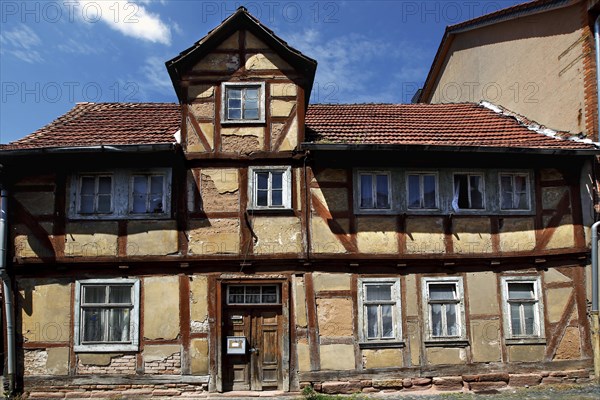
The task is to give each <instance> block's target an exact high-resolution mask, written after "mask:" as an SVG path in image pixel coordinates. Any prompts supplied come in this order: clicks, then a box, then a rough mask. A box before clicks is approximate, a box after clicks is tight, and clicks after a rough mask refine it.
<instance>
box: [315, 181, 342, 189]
mask: <svg viewBox="0 0 600 400" xmlns="http://www.w3.org/2000/svg"><path fill="white" fill-rule="evenodd" d="M347 187H348V183H346V182H318V181H315V182H311V183H310V188H311V189H321V188H322V189H346V188H347Z"/></svg>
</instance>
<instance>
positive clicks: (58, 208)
mask: <svg viewBox="0 0 600 400" xmlns="http://www.w3.org/2000/svg"><path fill="white" fill-rule="evenodd" d="M66 207H67V173H66V171H63V170H59V171H58V172H57V173H56V191H55V193H54V216H55V217H56V219H55V220H54V224H53V226H52V236H54V252H55V255H56V257H63V256H64V255H65V228H66V215H65V212H66Z"/></svg>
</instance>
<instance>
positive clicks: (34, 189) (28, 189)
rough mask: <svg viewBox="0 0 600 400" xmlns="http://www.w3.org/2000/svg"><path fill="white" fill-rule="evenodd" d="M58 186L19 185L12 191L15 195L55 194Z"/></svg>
mask: <svg viewBox="0 0 600 400" xmlns="http://www.w3.org/2000/svg"><path fill="white" fill-rule="evenodd" d="M55 188H56V185H54V184H48V185H45V184H39V185H35V184H32V185H18V186H14V188H13V189H12V192H13V194H17V193H40V192H54V190H55Z"/></svg>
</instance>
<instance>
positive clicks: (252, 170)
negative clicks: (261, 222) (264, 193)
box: [248, 165, 292, 211]
mask: <svg viewBox="0 0 600 400" xmlns="http://www.w3.org/2000/svg"><path fill="white" fill-rule="evenodd" d="M260 172H269V174H270V175H269V182H271V179H272V178H271V177H272V175H271V174H272V173H273V172H283V175H282V177H281V186H282V194H281V196H282V203H283V205H281V206H272V205H267V206H259V205H258V204H257V198H256V190H258V184H257V181H256V176H257V173H260ZM268 195H269V199H272V187H270V185H269V189H268ZM248 203H249V204H248V209H250V210H254V211H260V210H264V211H289V210H291V209H292V167H291V166H289V165H285V166H251V167H248Z"/></svg>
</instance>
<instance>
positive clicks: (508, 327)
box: [500, 275, 546, 344]
mask: <svg viewBox="0 0 600 400" xmlns="http://www.w3.org/2000/svg"><path fill="white" fill-rule="evenodd" d="M500 281H501V284H502V311H503V313H502V315H503V320H504V338H505V341H506V342H507V343H508V344H511V343H513V344H519V343H532V342H533V343H539V342H545V332H546V330H545V327H544V302H543V296H542V281H541V278H540V277H539V276H535V275H528V276H503V277H501V279H500ZM509 283H532V284H533V289H534V300H533V301H532V302H533V303H536V304H535V305H536V306H535V307H534V318H535V321H534V328H535V332H534V334H533V335H513V333H512V322H511V315H510V300H509V296H508V285H509ZM523 322H524V321H523V320H521V323H523Z"/></svg>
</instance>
